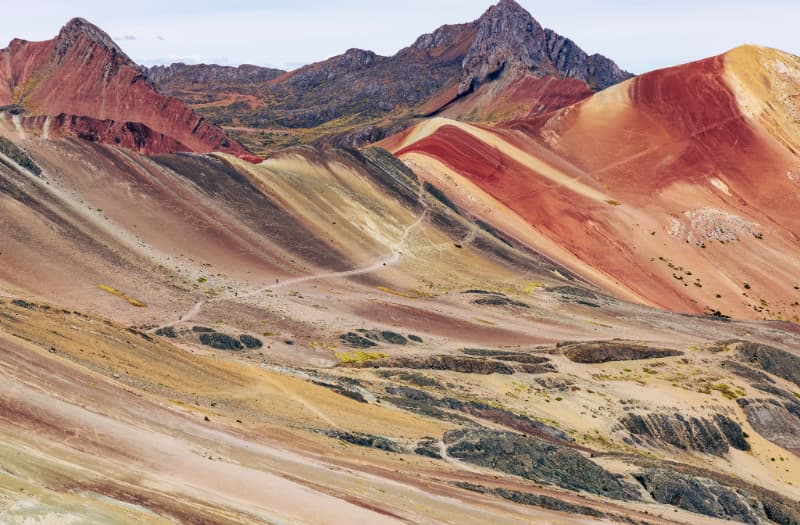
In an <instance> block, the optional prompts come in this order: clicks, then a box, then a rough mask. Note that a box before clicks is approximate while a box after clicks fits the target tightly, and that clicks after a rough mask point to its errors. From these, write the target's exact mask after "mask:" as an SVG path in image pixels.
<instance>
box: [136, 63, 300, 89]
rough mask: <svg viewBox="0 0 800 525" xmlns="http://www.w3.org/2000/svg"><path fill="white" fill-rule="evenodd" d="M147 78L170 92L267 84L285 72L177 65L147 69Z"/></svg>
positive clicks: (252, 66) (256, 68) (251, 68)
mask: <svg viewBox="0 0 800 525" xmlns="http://www.w3.org/2000/svg"><path fill="white" fill-rule="evenodd" d="M146 72H147V76H148V77H149V78H150V80H151V81H153V82H155V83H156V84H158V85H159V86H161V87H162V88H164V87H167V89H168V90H170V89H171V88H173V87H176V88H180V86H185V85H195V84H204V85H208V86H211V87H213V86H218V85H220V84H223V85H230V84H233V85H250V84H258V83H261V82H269V81H270V80H273V79H275V78H277V77H279V76H280V75H282V74H284V73H285V71H283V70H280V69H272V68H268V67H261V66H254V65H251V64H242V65H241V66H236V67H234V66H218V65H215V64H184V63H182V62H176V63H174V64H171V65H169V66H153V67H150V68H146Z"/></svg>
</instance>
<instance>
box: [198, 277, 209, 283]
mask: <svg viewBox="0 0 800 525" xmlns="http://www.w3.org/2000/svg"><path fill="white" fill-rule="evenodd" d="M197 282H198V283H200V284H203V283H207V282H208V279H206V278H205V277H200V278H198V279H197Z"/></svg>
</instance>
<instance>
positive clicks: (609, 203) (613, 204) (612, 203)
mask: <svg viewBox="0 0 800 525" xmlns="http://www.w3.org/2000/svg"><path fill="white" fill-rule="evenodd" d="M606 204H608V205H609V206H622V203H621V202H619V201H615V200H614V199H608V200H607V201H606Z"/></svg>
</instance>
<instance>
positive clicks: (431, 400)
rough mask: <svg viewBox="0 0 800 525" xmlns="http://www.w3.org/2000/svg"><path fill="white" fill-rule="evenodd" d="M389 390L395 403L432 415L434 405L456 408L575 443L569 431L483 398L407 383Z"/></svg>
mask: <svg viewBox="0 0 800 525" xmlns="http://www.w3.org/2000/svg"><path fill="white" fill-rule="evenodd" d="M386 392H387V393H389V394H391V395H393V396H395V397H392V398H390V399H389V400H390V401H391V402H392V403H393V404H395V405H397V406H402V407H403V408H407V409H410V410H414V411H416V412H420V413H423V414H426V415H431V416H433V417H436V416H437V415H439V414H435V413H431V411H430V408H431V407H435V408H442V409H446V410H454V411H457V412H462V413H464V414H469V415H471V416H476V417H479V418H481V419H485V420H487V421H491V422H492V423H495V424H498V425H502V426H503V427H505V428H509V429H512V430H516V431H517V432H522V433H523V434H528V435H532V436H536V437H538V438H540V439H543V440H545V441H553V442H561V443H571V442H572V438H570V437H569V435H568V434H567V433H566V432H563V431H561V430H559V429H557V428H554V427H552V426H550V425H547V424H545V423H542V422H541V421H536V420H535V419H531V418H529V417H526V416H522V415H519V414H515V413H513V412H511V411H509V410H506V409H504V408H500V407H498V406H494V405H489V404H488V403H483V402H481V401H462V400H460V399H454V398H451V397H445V398H438V397H434V396H432V395H430V394H428V393H427V392H424V391H422V390H417V389H416V388H410V387H406V386H390V387H387V388H386ZM440 414H441V413H440Z"/></svg>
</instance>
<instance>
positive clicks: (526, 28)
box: [149, 0, 631, 151]
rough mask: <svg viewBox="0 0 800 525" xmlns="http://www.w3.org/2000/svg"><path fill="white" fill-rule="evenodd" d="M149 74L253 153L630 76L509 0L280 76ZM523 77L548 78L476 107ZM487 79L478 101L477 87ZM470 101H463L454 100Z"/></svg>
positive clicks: (206, 69)
mask: <svg viewBox="0 0 800 525" xmlns="http://www.w3.org/2000/svg"><path fill="white" fill-rule="evenodd" d="M210 68H216V69H210ZM212 72H213V74H210V73H212ZM149 74H150V76H151V79H152V80H153V81H154V82H156V83H157V84H158V85H159V87H160V88H161V89H162V90H164V91H165V92H167V93H169V94H171V95H174V96H177V97H180V98H182V99H183V100H184V101H185V102H187V103H189V104H196V105H197V109H198V110H199V111H201V112H202V113H204V114H206V115H207V116H208V117H209V118H210V119H211V120H213V121H214V122H216V123H217V124H219V125H221V126H228V127H231V128H236V130H234V131H233V133H234V134H235V135H236V136H237V137H238V138H240V139H241V140H242V141H243V142H245V143H247V144H248V145H250V146H251V147H252V148H253V149H254V150H256V151H268V150H271V149H274V148H275V147H277V146H281V145H286V144H296V143H304V142H322V143H336V144H344V145H348V146H363V145H365V144H367V143H369V142H373V141H375V140H379V139H381V138H384V137H385V136H388V135H391V134H393V133H395V132H397V131H400V130H401V129H403V128H405V127H406V126H407V125H409V123H410V122H412V121H413V119H415V118H418V117H421V116H425V115H431V114H438V113H442V112H446V111H448V108H450V107H451V106H452V105H453V103H454V102H456V101H459V102H460V103H459V104H458V107H457V108H455V109H454V112H455V113H456V115H453V116H457V117H464V118H469V119H473V120H474V119H476V118H477V119H479V120H498V119H500V120H503V119H505V118H511V117H525V116H528V115H529V114H531V113H540V112H542V111H549V110H553V109H559V108H560V107H563V106H564V105H568V104H571V103H574V102H576V101H578V100H580V99H582V98H584V97H586V96H589V95H591V93H592V92H593V91H597V90H601V89H604V88H607V87H609V86H611V85H614V84H617V83H619V82H622V81H624V80H626V79H628V78H630V77H631V75H630V74H629V73H627V72H625V71H622V70H621V69H620V68H619V67H618V66H617V65H616V64H615V63H614V62H613V61H611V60H609V59H608V58H605V57H603V56H601V55H588V54H587V53H585V52H584V51H583V50H582V49H581V48H580V47H578V45H577V44H575V43H574V42H573V41H572V40H570V39H568V38H565V37H563V36H560V35H558V34H557V33H555V32H554V31H552V30H549V29H544V28H543V27H542V26H541V25H540V24H539V23H538V22H537V21H536V20H535V19H534V18H533V17H532V16H531V14H530V13H528V12H527V11H526V10H525V9H524V8H522V7H521V6H520V5H519V4H517V3H516V2H514V1H513V0H502V1H501V2H500V3H499V4H497V5H495V6H492V7H491V8H489V9H488V10H487V11H486V13H484V15H483V16H481V17H480V18H479V19H478V20H475V21H473V22H470V23H466V24H458V25H446V26H443V27H440V28H439V29H437V30H436V31H434V32H432V33H430V34H426V35H423V36H421V37H419V38H418V39H417V40H416V41H415V42H414V43H413V44H412V45H410V46H408V47H406V48H404V49H402V50H400V51H399V52H398V53H397V54H395V55H394V56H390V57H386V56H380V55H377V54H375V53H373V52H371V51H365V50H361V49H350V50H348V51H347V52H346V53H344V54H342V55H338V56H335V57H333V58H330V59H328V60H325V61H323V62H319V63H316V64H311V65H308V66H305V67H302V68H300V69H298V70H295V71H292V72H289V73H285V74H282V75H281V74H279V73H278V72H277V71H275V70H271V69H266V68H256V67H251V66H247V69H244V70H242V69H241V68H240V70H239V71H237V72H236V75H233V74H231V70H230V69H223V68H220V67H219V66H207V65H196V66H187V65H172V66H169V67H155V68H152V69H150V72H149ZM270 77H274V78H270ZM525 79H531V80H542V79H548V80H551V81H553V80H555V81H556V82H550V83H549V84H548V86H547V88H546V89H544V90H534V91H530V92H528V93H527V100H526V101H525V103H524V104H521V105H520V107H515V108H502V109H503V110H504V111H501V112H498V114H495V115H489V114H488V113H487V114H483V113H482V112H481V109H482V108H483V107H488V106H492V105H493V103H494V102H495V101H497V100H500V99H502V98H503V95H505V94H507V92H508V90H509V89H513V88H515V87H516V86H518V85H519V84H521V83H523V82H524V80H525ZM570 81H575V82H570ZM489 85H491V86H492V88H491V91H492V92H491V93H490V94H489V97H488V98H489V99H491V100H490V101H487V100H486V98H487V97H480V96H478V92H480V91H481V90H484V91H486V90H488V89H489ZM564 92H568V93H569V96H561V95H562V93H564ZM554 95H555V96H554ZM471 97H472V99H473V102H472V103H470V102H469V101H468V102H467V103H466V104H465V103H464V102H463V100H462V99H464V98H467V99H470V98H471ZM276 128H277V129H279V130H280V129H283V130H284V131H278V132H276V131H274V130H275V129H276ZM265 130H267V131H265Z"/></svg>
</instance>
